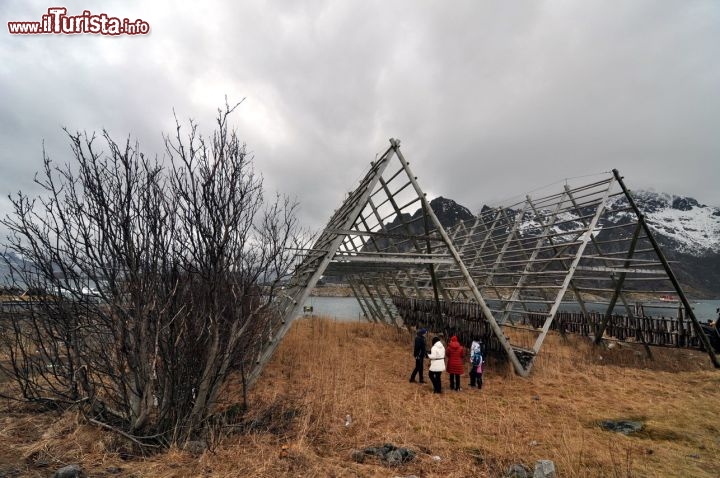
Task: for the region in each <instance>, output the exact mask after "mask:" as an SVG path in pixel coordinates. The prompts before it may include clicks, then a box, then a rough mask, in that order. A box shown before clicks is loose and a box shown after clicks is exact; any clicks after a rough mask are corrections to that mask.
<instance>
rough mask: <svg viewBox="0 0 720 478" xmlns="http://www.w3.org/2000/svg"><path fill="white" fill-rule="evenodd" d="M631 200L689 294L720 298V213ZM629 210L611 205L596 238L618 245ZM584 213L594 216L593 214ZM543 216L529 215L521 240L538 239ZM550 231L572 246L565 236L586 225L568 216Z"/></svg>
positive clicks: (660, 200)
mask: <svg viewBox="0 0 720 478" xmlns="http://www.w3.org/2000/svg"><path fill="white" fill-rule="evenodd" d="M631 194H632V196H633V199H634V200H635V203H636V204H637V206H638V208H639V209H640V210H641V211H642V212H643V214H644V216H645V219H646V222H647V224H648V226H649V227H650V229H651V230H652V232H653V236H654V237H655V239H656V240H657V242H658V244H659V245H660V247H661V249H662V250H663V253H664V255H665V256H666V258H667V259H668V260H669V261H671V263H672V268H673V271H674V272H675V274H676V275H677V277H678V280H680V282H681V283H682V284H683V287H684V288H685V289H686V291H687V292H688V293H690V294H691V295H692V296H695V297H697V298H717V297H720V208H717V207H712V206H707V205H705V204H701V203H699V202H698V201H697V200H695V199H693V198H690V197H683V196H676V195H673V194H667V193H656V192H652V191H642V190H637V191H631ZM628 206H629V204H628V202H627V199H626V198H625V196H616V198H615V199H614V200H611V202H610V203H609V204H608V208H607V210H606V212H605V213H604V214H603V215H602V216H601V218H600V220H599V222H598V226H597V227H596V229H595V230H594V231H593V235H594V236H595V237H597V238H599V239H601V240H602V241H607V242H611V241H612V240H614V239H617V237H616V235H617V234H618V232H617V231H618V229H617V228H614V227H613V226H615V225H618V224H622V223H625V222H627V221H629V220H630V219H631V212H629V211H628V210H627V208H628ZM582 212H583V214H585V215H591V214H593V213H594V212H595V211H594V209H588V210H587V211H582ZM541 214H542V215H543V216H545V217H544V218H542V220H538V218H537V217H536V216H535V215H534V214H531V213H526V214H525V215H524V217H523V221H522V222H521V223H520V226H519V230H520V234H522V235H524V236H530V237H531V236H534V235H537V234H539V233H540V232H541V230H542V228H543V224H547V223H548V222H551V221H550V220H551V217H552V215H553V214H552V211H541ZM511 217H512V215H511ZM512 219H514V217H512ZM550 227H551V228H552V231H551V233H552V234H553V239H554V241H555V242H556V243H557V242H563V241H570V240H574V239H575V235H574V234H572V233H570V234H568V235H566V236H563V235H562V233H563V232H568V231H574V230H577V229H580V228H581V227H582V223H581V222H580V221H579V220H576V216H575V215H573V214H572V213H569V212H564V213H562V214H559V215H558V217H557V218H555V220H554V225H552V226H550Z"/></svg>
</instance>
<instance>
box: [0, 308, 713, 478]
mask: <svg viewBox="0 0 720 478" xmlns="http://www.w3.org/2000/svg"><path fill="white" fill-rule="evenodd" d="M521 333H522V332H517V331H516V332H515V337H514V340H515V341H516V342H522V341H523V340H528V338H527V337H523V336H521V335H520V334H521ZM411 350H412V337H411V336H410V334H408V332H407V331H404V330H402V331H396V330H395V329H394V328H392V327H387V326H379V325H372V324H360V323H339V322H333V321H327V320H321V319H305V320H301V321H298V322H297V323H296V324H295V326H294V327H293V329H292V331H291V332H290V333H289V334H288V336H287V337H286V339H285V340H284V342H283V343H282V344H281V346H280V347H279V349H278V351H277V354H276V356H275V358H274V360H273V362H272V363H271V364H270V365H269V366H268V367H267V369H266V370H265V372H264V374H263V376H262V378H261V379H260V381H259V382H258V384H257V385H256V387H255V388H254V389H253V391H252V392H251V394H250V402H251V409H250V411H249V413H248V416H246V417H243V418H242V423H243V424H244V425H243V426H242V427H240V428H242V429H243V430H245V431H244V432H243V433H234V434H233V433H229V434H225V435H224V436H223V437H222V438H220V439H218V440H217V441H216V442H214V443H212V444H211V450H209V451H206V452H205V453H203V454H202V455H200V456H193V455H191V454H190V453H187V452H184V451H181V450H177V449H173V450H171V451H169V452H167V453H163V454H159V455H155V456H150V457H147V458H134V459H129V460H123V459H122V458H127V454H128V453H130V452H129V451H128V448H127V444H124V443H123V442H122V440H119V439H118V438H117V437H115V436H114V435H113V434H112V433H109V432H105V431H101V430H98V429H96V428H93V427H91V426H89V425H87V424H84V422H83V419H82V418H81V417H80V416H78V415H77V414H74V413H70V412H67V413H65V414H63V415H62V416H60V417H58V416H55V415H52V414H44V415H41V416H33V415H32V414H29V413H27V412H22V411H18V410H13V408H12V407H11V406H10V405H7V406H6V407H4V408H5V410H4V413H2V414H1V415H0V442H2V443H4V444H5V445H4V446H3V447H0V450H1V451H0V472H1V471H3V470H4V469H5V468H8V467H11V466H16V467H18V468H20V469H22V471H23V473H26V474H25V475H23V476H47V475H48V474H49V473H48V470H49V469H54V468H49V469H39V468H36V467H35V464H34V463H36V462H37V461H38V460H41V461H42V459H45V460H46V461H48V462H49V463H50V464H49V466H50V467H58V466H60V465H61V464H65V463H77V462H80V463H81V464H82V465H83V466H84V467H85V469H86V470H87V471H88V473H89V474H90V476H117V475H111V474H110V473H109V472H108V471H106V470H107V469H108V468H109V467H120V468H122V472H121V474H120V475H119V476H137V477H140V476H148V477H149V476H157V477H163V478H170V477H191V476H192V477H194V476H198V477H199V476H203V477H226V476H227V477H234V476H237V477H239V476H263V477H264V476H267V477H271V476H301V477H306V476H317V477H325V476H367V477H375V476H377V477H388V476H390V477H392V476H407V475H417V476H419V477H433V476H442V477H465V476H488V477H497V476H502V474H503V472H504V471H505V470H506V469H507V467H508V466H509V465H510V464H512V463H524V464H526V465H528V466H529V467H531V468H532V467H533V465H534V462H535V461H536V460H539V459H550V460H553V461H554V462H555V465H556V469H557V472H558V476H561V477H593V476H597V477H600V476H614V477H630V476H632V477H644V476H692V477H716V476H718V474H719V473H720V431H719V429H720V419H718V417H720V371H715V370H714V369H712V366H711V365H710V362H709V360H708V358H707V356H706V355H704V354H702V353H699V352H692V351H686V350H669V349H665V350H660V349H653V352H654V354H655V359H656V360H655V361H653V362H650V361H648V360H647V359H646V358H645V357H644V355H643V354H642V353H640V354H639V355H638V352H642V349H641V348H640V349H634V348H630V347H627V346H621V347H615V348H614V349H612V350H609V349H597V348H593V347H591V346H590V345H589V344H588V343H587V342H586V341H585V339H582V338H578V337H571V338H569V339H567V340H565V339H562V338H560V337H558V336H549V337H548V340H547V341H546V344H545V345H544V346H543V350H542V352H541V354H540V356H539V357H538V359H537V361H536V364H535V368H534V370H533V372H532V374H531V377H530V378H527V379H523V378H520V377H518V376H516V375H514V374H513V373H512V372H511V370H510V368H509V367H508V366H507V365H506V364H496V363H493V362H492V361H491V363H490V364H489V366H488V367H487V370H486V373H485V386H484V388H483V389H482V390H481V391H479V390H470V389H469V388H468V387H466V385H467V383H466V382H467V376H464V377H463V387H464V389H463V390H462V391H460V392H452V391H450V390H448V388H447V376H445V375H444V376H443V386H444V393H443V394H442V395H434V394H432V393H431V388H430V385H429V383H428V384H425V385H419V384H411V383H408V381H407V379H408V377H409V373H410V371H411V370H412V367H413V359H412V356H411ZM426 379H427V378H426ZM239 400H240V399H239V386H238V384H237V383H234V384H232V386H231V387H229V389H228V390H227V391H226V394H225V402H224V406H225V407H230V406H231V405H232V404H234V403H237V402H238V401H239ZM347 414H349V415H351V417H352V424H351V425H350V426H349V427H345V425H344V422H345V416H346V415H347ZM619 418H636V419H641V420H643V421H644V422H645V429H644V430H643V431H642V432H640V433H639V434H636V435H634V436H632V435H631V436H628V437H626V436H624V435H620V434H617V433H612V432H607V431H603V430H601V429H600V428H599V427H598V425H597V424H598V422H599V421H600V420H603V419H619ZM249 423H252V424H253V425H252V427H250V426H249V425H248V424H249ZM248 428H253V429H254V431H252V432H248ZM386 442H387V443H393V444H395V445H397V446H406V447H409V448H411V449H413V450H415V451H416V452H417V453H418V455H417V457H416V459H415V460H413V461H412V462H410V463H408V464H406V465H403V466H402V467H399V468H388V467H386V466H384V465H382V464H380V463H378V462H376V461H372V460H368V461H367V462H366V463H363V464H359V463H355V462H354V461H353V460H352V459H351V452H352V450H354V449H359V448H364V447H367V446H375V445H381V444H383V443H386ZM433 456H439V457H440V460H439V461H436V460H433V458H432V457H433Z"/></svg>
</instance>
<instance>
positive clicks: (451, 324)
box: [392, 296, 505, 357]
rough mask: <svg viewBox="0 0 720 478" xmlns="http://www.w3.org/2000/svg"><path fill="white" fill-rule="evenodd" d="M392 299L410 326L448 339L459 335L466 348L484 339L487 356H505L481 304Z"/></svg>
mask: <svg viewBox="0 0 720 478" xmlns="http://www.w3.org/2000/svg"><path fill="white" fill-rule="evenodd" d="M392 301H393V304H394V305H395V308H396V309H397V311H398V313H399V314H400V316H401V317H402V319H403V323H404V324H405V325H406V326H408V327H415V328H418V329H420V328H426V329H428V330H429V331H431V333H434V334H437V335H440V336H442V338H443V339H444V340H447V339H449V338H450V337H452V336H453V335H455V336H457V338H458V340H459V341H460V343H461V344H463V345H464V346H466V347H469V346H470V344H471V343H472V341H473V340H475V339H480V340H482V341H483V352H484V353H485V355H486V356H495V357H504V356H505V351H504V350H503V348H502V346H501V345H500V342H499V341H498V339H497V337H496V336H495V334H494V333H493V331H492V329H491V328H490V325H489V324H488V322H487V321H486V320H484V318H483V317H484V316H483V313H482V311H481V310H480V307H479V306H478V305H477V304H476V303H474V302H465V301H453V302H445V301H443V300H439V301H435V300H434V299H416V298H412V297H399V296H393V298H392Z"/></svg>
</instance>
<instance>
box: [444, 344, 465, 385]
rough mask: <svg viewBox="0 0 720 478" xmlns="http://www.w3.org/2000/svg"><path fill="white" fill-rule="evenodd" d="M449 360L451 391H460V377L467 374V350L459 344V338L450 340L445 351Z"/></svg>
mask: <svg viewBox="0 0 720 478" xmlns="http://www.w3.org/2000/svg"><path fill="white" fill-rule="evenodd" d="M445 356H446V357H447V358H448V362H447V372H448V374H450V389H452V390H460V375H462V374H463V373H464V372H465V368H464V362H463V358H464V357H465V349H463V346H462V345H460V342H458V338H457V336H455V335H453V336H452V337H451V338H450V344H449V345H448V347H447V350H446V351H445Z"/></svg>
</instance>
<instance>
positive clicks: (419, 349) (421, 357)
mask: <svg viewBox="0 0 720 478" xmlns="http://www.w3.org/2000/svg"><path fill="white" fill-rule="evenodd" d="M425 334H427V329H420V330H418V331H417V335H416V336H415V347H414V348H413V356H414V357H415V369H414V370H413V371H412V375H410V382H411V383H414V382H415V376H416V375H420V383H425V380H423V368H424V367H425V356H426V355H427V345H426V344H425Z"/></svg>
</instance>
